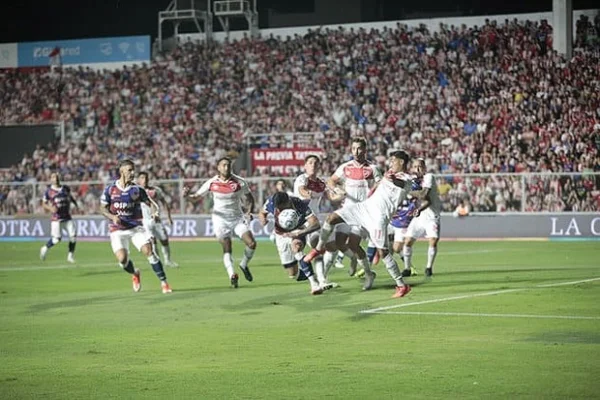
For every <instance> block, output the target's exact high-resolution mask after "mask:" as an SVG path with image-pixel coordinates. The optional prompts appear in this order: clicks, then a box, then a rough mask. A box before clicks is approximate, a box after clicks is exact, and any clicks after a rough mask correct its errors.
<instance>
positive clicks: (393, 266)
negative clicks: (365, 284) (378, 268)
mask: <svg viewBox="0 0 600 400" xmlns="http://www.w3.org/2000/svg"><path fill="white" fill-rule="evenodd" d="M383 262H384V263H385V268H386V269H387V271H388V274H390V276H391V277H392V279H393V280H394V281H395V282H396V286H404V285H406V284H405V283H404V280H403V279H402V273H401V272H400V268H398V263H396V260H394V257H393V256H392V255H391V254H389V253H388V255H387V256H385V257H384V258H383Z"/></svg>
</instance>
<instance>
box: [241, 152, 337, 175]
mask: <svg viewBox="0 0 600 400" xmlns="http://www.w3.org/2000/svg"><path fill="white" fill-rule="evenodd" d="M311 154H314V155H316V156H319V157H320V158H323V155H324V154H325V152H324V151H323V149H318V148H300V147H293V148H289V149H288V148H279V149H252V150H251V159H252V169H253V170H255V169H258V170H260V169H263V168H267V167H269V168H270V169H271V171H282V172H283V171H285V170H286V169H288V168H292V169H294V170H295V169H296V168H297V167H301V166H302V165H304V159H305V158H306V157H307V156H309V155H311Z"/></svg>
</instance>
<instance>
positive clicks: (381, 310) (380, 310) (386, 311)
mask: <svg viewBox="0 0 600 400" xmlns="http://www.w3.org/2000/svg"><path fill="white" fill-rule="evenodd" d="M594 281H600V277H598V278H589V279H581V280H577V281H570V282H559V283H550V284H540V285H535V286H533V287H524V288H517V289H504V290H494V291H490V292H481V293H474V294H466V295H461V296H452V297H442V298H439V299H431V300H423V301H415V302H412V303H402V304H395V305H392V306H385V307H377V308H372V309H368V310H361V311H359V314H412V315H415V314H417V313H415V312H405V311H391V310H395V309H398V308H405V307H412V306H419V305H423V304H433V303H445V302H448V301H454V300H464V299H473V298H476V297H485V296H496V295H499V294H506V293H515V292H523V291H526V290H531V289H537V288H549V287H556V286H567V285H577V284H579V283H587V282H594ZM418 314H419V315H428V314H429V315H464V316H485V317H489V316H502V315H503V314H473V313H442V312H419V313H418ZM517 315H519V314H515V315H509V314H504V316H511V317H517ZM524 317H525V316H524ZM529 317H532V318H536V317H533V316H529ZM537 318H566V319H600V318H596V317H560V316H548V317H546V316H538V317H537Z"/></svg>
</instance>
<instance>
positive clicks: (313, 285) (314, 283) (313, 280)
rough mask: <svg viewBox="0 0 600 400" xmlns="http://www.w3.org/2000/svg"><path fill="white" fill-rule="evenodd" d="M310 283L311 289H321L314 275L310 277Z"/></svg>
mask: <svg viewBox="0 0 600 400" xmlns="http://www.w3.org/2000/svg"><path fill="white" fill-rule="evenodd" d="M308 281H309V282H310V287H311V288H313V289H315V288H318V287H319V282H318V281H317V278H315V276H314V275H311V276H309V277H308Z"/></svg>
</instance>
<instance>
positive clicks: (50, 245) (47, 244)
mask: <svg viewBox="0 0 600 400" xmlns="http://www.w3.org/2000/svg"><path fill="white" fill-rule="evenodd" d="M52 246H54V242H53V241H52V238H50V239H48V242H47V243H46V247H47V248H50V247H52Z"/></svg>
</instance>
